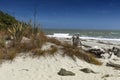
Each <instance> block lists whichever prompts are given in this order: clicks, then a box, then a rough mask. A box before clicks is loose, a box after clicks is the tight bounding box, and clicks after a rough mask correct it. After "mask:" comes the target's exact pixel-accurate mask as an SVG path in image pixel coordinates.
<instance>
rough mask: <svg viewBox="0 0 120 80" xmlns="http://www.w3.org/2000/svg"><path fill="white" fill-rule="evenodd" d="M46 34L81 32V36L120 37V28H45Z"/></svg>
mask: <svg viewBox="0 0 120 80" xmlns="http://www.w3.org/2000/svg"><path fill="white" fill-rule="evenodd" d="M43 31H44V32H45V34H46V35H53V34H55V33H59V34H60V33H61V34H69V35H71V36H72V35H73V34H75V33H79V34H80V37H92V38H108V39H120V30H75V29H43Z"/></svg>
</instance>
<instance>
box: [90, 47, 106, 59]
mask: <svg viewBox="0 0 120 80" xmlns="http://www.w3.org/2000/svg"><path fill="white" fill-rule="evenodd" d="M88 52H90V53H92V54H94V55H95V56H96V57H98V58H102V56H101V54H105V51H104V50H103V49H100V48H99V49H97V48H91V49H89V50H88Z"/></svg>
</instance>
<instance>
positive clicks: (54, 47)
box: [47, 45, 58, 55]
mask: <svg viewBox="0 0 120 80" xmlns="http://www.w3.org/2000/svg"><path fill="white" fill-rule="evenodd" d="M57 51H58V48H57V47H56V46H54V45H51V49H49V50H47V53H48V55H54V54H55V53H56V52H57Z"/></svg>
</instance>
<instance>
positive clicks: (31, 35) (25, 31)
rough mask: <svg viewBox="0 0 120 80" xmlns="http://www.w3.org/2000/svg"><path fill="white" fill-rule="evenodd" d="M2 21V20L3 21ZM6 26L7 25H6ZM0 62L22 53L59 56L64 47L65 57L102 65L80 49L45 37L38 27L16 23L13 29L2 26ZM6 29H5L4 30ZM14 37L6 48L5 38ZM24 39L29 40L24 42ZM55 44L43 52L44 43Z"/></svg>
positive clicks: (12, 26) (37, 55)
mask: <svg viewBox="0 0 120 80" xmlns="http://www.w3.org/2000/svg"><path fill="white" fill-rule="evenodd" d="M1 20H2V19H1ZM5 24H6V23H5ZM1 27H2V29H0V60H14V58H15V57H16V56H17V55H18V54H19V53H21V52H32V54H30V55H31V56H32V57H40V56H46V55H47V56H49V55H55V54H57V51H58V50H59V49H61V48H59V47H58V46H61V47H62V50H63V52H64V54H63V55H68V56H70V57H71V58H72V59H74V60H75V57H78V58H80V59H82V60H85V61H87V62H89V63H92V64H96V65H100V64H101V62H99V61H98V60H97V59H95V57H94V56H93V55H91V54H89V53H87V52H85V51H83V50H82V49H80V48H77V47H73V46H72V45H70V44H68V43H61V42H60V41H59V40H57V39H55V38H48V37H46V36H45V34H44V32H42V30H41V29H39V28H38V27H31V25H29V24H25V23H21V22H16V23H13V24H11V27H3V26H1V25H0V28H1ZM3 28H4V29H3ZM6 35H7V36H12V39H11V41H12V43H11V44H13V45H11V46H10V47H6V44H5V43H6V40H5V38H4V37H5V36H6ZM23 37H25V38H26V39H28V40H27V41H25V40H23ZM46 42H50V43H53V44H54V45H52V46H51V47H50V49H48V50H42V49H41V48H42V45H44V43H46Z"/></svg>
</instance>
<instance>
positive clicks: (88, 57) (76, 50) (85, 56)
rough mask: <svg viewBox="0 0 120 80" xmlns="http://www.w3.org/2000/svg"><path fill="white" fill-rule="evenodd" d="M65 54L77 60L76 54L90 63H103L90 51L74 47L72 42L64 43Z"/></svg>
mask: <svg viewBox="0 0 120 80" xmlns="http://www.w3.org/2000/svg"><path fill="white" fill-rule="evenodd" d="M63 51H64V55H68V56H70V57H71V58H72V59H73V60H75V56H76V57H78V58H79V59H82V60H85V61H86V62H88V63H91V64H95V65H101V64H102V63H101V62H100V61H98V60H97V59H96V58H95V56H93V55H91V54H90V53H87V52H85V51H84V50H82V49H81V48H78V47H73V46H72V45H71V44H68V43H64V44H63Z"/></svg>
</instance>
